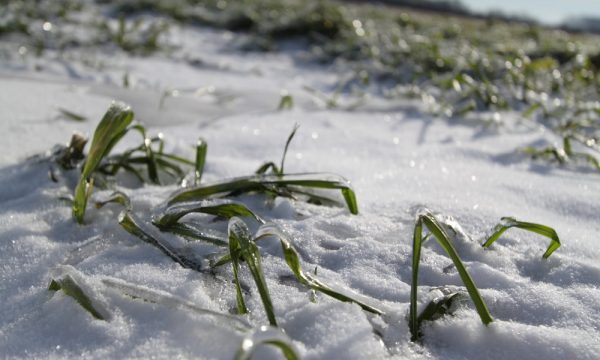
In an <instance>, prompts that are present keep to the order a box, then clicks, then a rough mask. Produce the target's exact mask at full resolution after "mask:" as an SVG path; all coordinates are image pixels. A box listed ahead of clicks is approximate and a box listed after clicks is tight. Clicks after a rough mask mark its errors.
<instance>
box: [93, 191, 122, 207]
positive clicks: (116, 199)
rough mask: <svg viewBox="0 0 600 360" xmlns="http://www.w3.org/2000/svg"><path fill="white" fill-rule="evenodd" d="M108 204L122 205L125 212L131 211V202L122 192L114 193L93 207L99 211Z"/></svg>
mask: <svg viewBox="0 0 600 360" xmlns="http://www.w3.org/2000/svg"><path fill="white" fill-rule="evenodd" d="M110 203H115V204H120V205H123V207H125V209H127V210H130V209H131V200H130V199H129V196H127V194H125V193H124V192H122V191H115V192H113V193H112V194H111V195H110V196H109V197H108V198H106V199H104V200H102V201H96V203H95V204H94V205H95V206H96V209H100V208H102V207H103V206H104V205H106V204H110Z"/></svg>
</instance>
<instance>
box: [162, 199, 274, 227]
mask: <svg viewBox="0 0 600 360" xmlns="http://www.w3.org/2000/svg"><path fill="white" fill-rule="evenodd" d="M191 213H203V214H210V215H215V216H220V217H222V218H226V219H230V218H231V217H233V216H239V217H251V218H253V219H255V220H256V221H258V222H259V223H264V222H265V221H264V220H263V219H262V218H261V217H259V216H258V215H256V214H254V212H252V210H250V209H248V208H247V207H246V205H244V204H242V203H237V202H234V201H231V200H227V199H206V200H199V201H189V202H184V203H175V204H173V205H170V206H168V207H167V208H166V209H165V210H164V211H162V212H160V214H158V215H157V216H155V217H154V219H153V220H152V221H153V223H154V224H155V225H157V226H159V227H168V226H171V225H173V224H175V223H176V222H177V221H179V219H181V218H182V217H184V216H185V215H187V214H191Z"/></svg>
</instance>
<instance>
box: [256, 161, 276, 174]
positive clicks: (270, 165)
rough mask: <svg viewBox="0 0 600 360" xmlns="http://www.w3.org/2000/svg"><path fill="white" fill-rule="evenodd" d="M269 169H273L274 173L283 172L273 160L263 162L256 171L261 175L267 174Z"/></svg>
mask: <svg viewBox="0 0 600 360" xmlns="http://www.w3.org/2000/svg"><path fill="white" fill-rule="evenodd" d="M269 170H271V171H272V172H273V174H280V173H281V171H279V168H278V167H277V165H276V164H275V163H274V162H272V161H271V162H268V163H264V164H262V165H261V166H260V167H259V168H258V169H257V170H256V171H255V172H254V173H255V174H257V175H261V174H266V173H267V171H269Z"/></svg>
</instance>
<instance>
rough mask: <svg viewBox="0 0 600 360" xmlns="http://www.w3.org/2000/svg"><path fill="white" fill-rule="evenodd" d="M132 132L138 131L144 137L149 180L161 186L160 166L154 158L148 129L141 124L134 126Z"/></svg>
mask: <svg viewBox="0 0 600 360" xmlns="http://www.w3.org/2000/svg"><path fill="white" fill-rule="evenodd" d="M131 129H132V130H137V131H138V132H139V133H140V135H142V138H143V141H144V152H145V153H146V158H145V162H146V165H147V167H148V178H149V179H150V181H152V183H154V184H157V185H160V179H159V177H158V165H157V163H156V159H155V158H154V151H153V150H152V146H151V145H152V140H151V139H150V138H148V136H146V128H144V127H143V126H142V125H140V124H136V125H133V126H132V127H131Z"/></svg>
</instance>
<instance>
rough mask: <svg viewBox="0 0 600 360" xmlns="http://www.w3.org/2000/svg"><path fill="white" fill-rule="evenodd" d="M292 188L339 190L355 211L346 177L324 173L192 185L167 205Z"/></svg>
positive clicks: (290, 191) (241, 178)
mask: <svg viewBox="0 0 600 360" xmlns="http://www.w3.org/2000/svg"><path fill="white" fill-rule="evenodd" d="M294 187H300V188H316V189H337V190H341V192H342V195H343V196H344V200H345V201H346V205H347V206H348V209H349V210H350V212H351V213H352V214H358V204H357V202H356V195H355V193H354V190H352V188H351V187H350V183H349V182H348V180H346V179H344V178H343V177H341V176H339V175H335V174H325V173H302V174H287V175H283V176H277V175H253V176H246V177H239V178H234V179H230V180H225V181H222V182H216V183H212V184H206V185H199V186H193V187H190V188H186V189H182V190H179V191H177V192H176V193H174V194H173V195H172V196H171V197H170V198H169V199H168V200H167V204H168V205H173V204H176V203H179V202H184V201H191V200H202V199H206V198H209V197H217V196H225V195H228V194H231V193H234V194H243V193H249V192H262V193H273V192H275V193H277V194H279V195H285V194H286V193H292V194H293V193H294ZM288 196H289V195H288Z"/></svg>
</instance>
